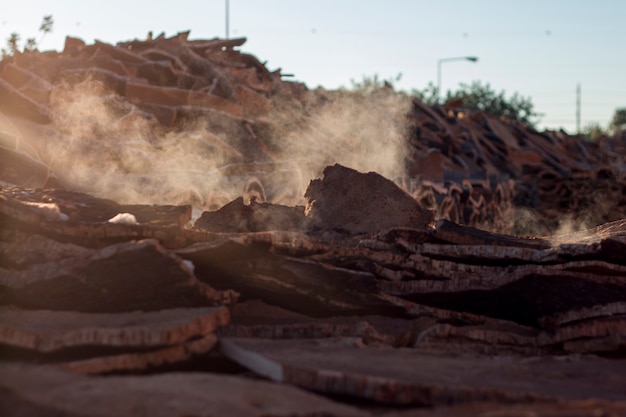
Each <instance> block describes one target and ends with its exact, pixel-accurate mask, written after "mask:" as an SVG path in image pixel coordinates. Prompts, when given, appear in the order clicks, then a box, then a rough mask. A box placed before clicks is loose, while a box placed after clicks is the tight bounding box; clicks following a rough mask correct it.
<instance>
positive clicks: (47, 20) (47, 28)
mask: <svg viewBox="0 0 626 417" xmlns="http://www.w3.org/2000/svg"><path fill="white" fill-rule="evenodd" d="M53 28H54V20H53V19H52V15H47V16H44V17H43V19H42V21H41V24H40V25H39V32H41V37H40V38H39V40H37V39H35V38H32V37H31V38H27V39H26V42H24V45H23V46H22V47H20V41H21V40H22V37H21V36H20V34H19V33H16V32H13V33H11V35H10V36H9V37H8V38H7V44H6V48H2V50H1V52H2V58H3V59H4V58H6V57H8V56H12V55H15V54H16V53H18V52H20V50H21V51H35V50H37V48H38V47H39V45H40V44H41V42H42V41H43V39H44V38H45V37H46V35H47V34H48V33H50V32H52V29H53Z"/></svg>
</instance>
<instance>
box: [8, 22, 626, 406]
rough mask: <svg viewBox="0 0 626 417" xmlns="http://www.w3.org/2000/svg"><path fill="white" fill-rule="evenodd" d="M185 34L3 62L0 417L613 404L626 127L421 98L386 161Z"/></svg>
mask: <svg viewBox="0 0 626 417" xmlns="http://www.w3.org/2000/svg"><path fill="white" fill-rule="evenodd" d="M188 35H189V33H180V34H178V35H176V36H174V37H170V38H166V37H165V36H163V35H159V36H157V37H154V38H153V37H152V36H150V37H149V39H147V40H135V41H129V42H123V43H119V44H117V45H109V44H106V43H102V42H96V43H95V44H92V45H87V44H86V43H85V42H83V41H81V40H80V39H75V38H69V37H68V38H67V41H66V45H65V49H64V51H63V52H59V53H56V52H46V53H39V52H37V51H34V52H27V53H17V54H15V56H12V57H8V58H6V59H5V60H2V61H0V359H2V363H0V415H1V416H3V417H4V416H31V415H41V416H59V415H64V416H76V417H79V416H81V417H82V416H87V415H89V416H91V415H98V416H107V415H111V416H120V415H128V416H134V415H137V416H139V415H142V416H143V415H151V416H152V415H154V416H159V415H167V416H176V415H180V416H181V417H182V416H192V415H194V416H195V415H208V414H215V415H232V416H239V415H241V416H280V415H298V416H308V415H311V416H322V415H323V416H334V415H337V416H348V415H349V416H352V415H365V416H381V415H383V416H403V415H407V416H408V415H424V416H429V415H432V416H438V415H441V416H447V415H454V416H457V415H458V416H465V415H468V416H469V415H482V416H487V415H490V416H518V415H548V416H570V415H574V416H579V415H580V416H587V415H589V416H592V415H593V416H599V415H607V416H608V415H615V416H618V415H623V414H624V413H625V412H626V410H625V409H624V404H625V401H626V398H625V394H624V389H623V386H626V380H625V377H624V375H626V367H625V366H626V365H625V357H626V261H625V260H624V253H626V221H625V220H624V218H626V199H625V198H624V196H625V195H626V190H625V188H624V184H625V181H624V178H626V171H625V169H624V167H626V159H624V155H626V145H625V144H626V135H622V136H617V137H613V138H604V139H602V140H600V141H598V142H594V143H591V142H588V141H582V140H581V138H578V137H574V136H568V135H566V134H564V133H563V132H537V131H535V130H534V129H532V128H531V127H529V126H526V125H523V124H521V123H518V122H514V121H511V120H507V119H504V118H500V117H495V116H492V115H488V114H484V113H482V112H474V111H467V110H465V109H462V108H461V107H459V106H460V105H461V103H458V102H457V103H448V104H447V105H446V106H432V107H430V106H426V105H425V104H424V103H422V102H420V101H419V100H414V101H413V107H412V108H410V109H408V114H407V115H406V116H407V117H406V118H404V117H403V118H401V119H402V120H401V121H399V122H398V123H400V124H402V126H387V127H388V128H389V129H395V128H397V127H401V130H402V131H403V132H404V133H403V135H404V136H403V138H402V152H403V154H402V155H400V157H399V159H398V161H400V160H402V162H397V163H398V164H400V165H402V166H397V167H396V168H398V169H397V170H396V171H398V175H396V174H392V175H391V176H393V180H390V179H387V178H385V177H383V176H382V175H379V173H376V172H360V171H357V170H355V169H352V167H347V166H343V165H339V164H338V163H336V162H340V160H341V159H340V158H338V157H336V155H335V152H336V151H337V148H336V147H335V148H333V145H336V144H333V143H332V142H334V141H338V140H343V139H344V138H340V137H339V136H340V135H339V134H336V133H334V132H332V131H331V130H333V129H327V126H323V124H324V123H323V122H321V120H324V119H323V118H319V117H318V116H319V111H320V110H322V112H328V110H329V109H330V110H331V111H332V112H339V113H342V110H343V109H341V108H340V107H341V106H339V105H337V103H340V101H337V99H338V98H340V97H343V96H344V95H345V94H346V92H340V91H337V92H328V91H321V90H319V89H318V90H315V91H313V90H307V88H306V87H305V86H304V85H302V84H298V83H292V82H288V81H285V80H283V79H282V78H281V74H280V71H269V70H268V69H267V68H266V67H265V66H264V65H263V64H262V63H261V62H260V61H259V60H258V59H256V58H255V57H254V56H252V55H248V54H244V53H241V52H240V51H239V50H237V49H236V48H238V47H240V46H241V45H242V44H243V43H244V41H245V39H229V40H220V39H213V40H191V39H189V36H188ZM72 93H74V94H78V95H72ZM393 94H395V93H394V92H393V91H391V89H383V90H382V91H377V92H374V93H372V94H369V95H358V94H357V95H356V96H353V97H352V98H358V100H357V101H359V100H360V103H361V104H363V103H365V102H367V101H369V100H373V103H374V104H375V105H376V106H378V104H380V103H385V101H384V100H383V101H382V102H379V101H377V100H378V99H380V97H383V98H389V97H390V95H393ZM77 97H80V99H81V100H80V101H77V100H76V98H77ZM404 99H406V97H404ZM406 104H407V105H409V104H410V102H409V101H406ZM68 106H69V107H68ZM72 106H73V107H72ZM376 106H374V107H376ZM378 107H380V109H378V110H381V109H382V111H386V109H387V108H388V107H387V105H386V104H380V106H378ZM363 114H366V115H367V117H365V118H364V119H368V118H369V117H370V114H369V113H368V111H367V110H363ZM72 117H75V118H79V119H80V120H78V119H77V120H73V119H72ZM352 117H354V118H356V119H357V120H355V121H358V120H361V119H360V117H359V115H355V116H352ZM372 118H374V117H372ZM392 119H393V117H392ZM376 120H378V119H376ZM407 120H408V125H407V123H406V122H407ZM359 123H365V121H363V122H359ZM307 129H309V130H314V131H315V132H314V133H315V135H313V137H314V138H317V139H319V141H320V143H317V142H315V141H313V142H311V138H308V137H306V138H305V137H304V136H303V134H304V132H306V131H307ZM341 135H344V136H346V137H347V139H348V142H349V143H347V142H345V143H344V142H340V144H339V147H341V146H344V145H345V146H346V147H348V148H350V149H348V150H349V151H351V152H354V153H357V151H359V152H360V151H362V148H363V146H364V145H366V143H365V142H366V141H365V140H363V141H362V140H361V138H360V137H359V135H360V133H357V132H346V133H345V134H344V133H342V134H341ZM317 139H316V140H317ZM382 139H383V138H381V140H382ZM292 145H293V146H295V145H298V146H300V145H302V146H303V147H304V148H305V149H306V151H304V153H303V154H301V155H299V156H291V155H290V154H285V152H284V151H285V149H283V148H285V147H286V148H290V147H291V146H292ZM362 145H363V146H362ZM326 147H329V149H326ZM69 148H71V149H72V150H74V151H75V152H76V153H74V154H71V153H70V155H69V156H68V155H66V153H67V151H68V150H69ZM366 149H367V147H366ZM374 156H378V155H377V154H376V155H374ZM382 156H383V155H381V157H382ZM83 160H85V161H88V162H89V163H86V164H81V162H84V161H83ZM352 160H354V159H352ZM320 161H322V162H320ZM357 162H358V161H357ZM328 164H331V165H329V166H326V165H328ZM333 164H334V165H333ZM324 166H326V168H325V169H324V168H323V167H324ZM74 170H76V172H75V171H74ZM368 170H369V168H368ZM310 173H313V174H310ZM316 177H317V178H316ZM174 179H176V181H173V180H174ZM309 180H311V181H310V182H309V186H308V189H306V184H307V182H308V181H309ZM305 189H306V191H305ZM227 190H228V191H227ZM104 197H107V198H104ZM305 203H307V204H306V207H305ZM590 209H593V210H592V212H591V213H590V212H589V210H590ZM566 211H567V212H566ZM582 220H585V224H588V225H589V226H590V228H584V227H582V226H580V225H579V226H580V227H578V228H573V229H572V230H573V232H571V233H559V234H557V233H555V230H557V228H558V227H559V226H561V227H563V226H567V223H568V221H571V222H573V223H574V225H576V223H577V222H578V223H580V222H581V221H582ZM525 225H526V226H529V228H527V229H524V228H522V226H525ZM565 229H566V228H564V227H563V229H562V230H565ZM528 234H532V236H533V237H524V236H526V235H528ZM229 317H230V318H229ZM182 371H187V372H182ZM80 374H89V375H90V376H89V377H88V376H86V375H80ZM104 374H106V375H107V377H104V376H103V375H104ZM110 374H114V375H110ZM261 377H266V378H270V379H273V380H274V381H277V382H267V381H262V380H261V379H260V378H261ZM303 390H304V391H311V392H304V391H303ZM312 392H315V393H316V394H313V393H312ZM319 394H321V396H320V395H319ZM324 397H326V398H324ZM400 406H401V408H398V407H400Z"/></svg>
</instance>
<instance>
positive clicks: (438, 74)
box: [437, 56, 478, 104]
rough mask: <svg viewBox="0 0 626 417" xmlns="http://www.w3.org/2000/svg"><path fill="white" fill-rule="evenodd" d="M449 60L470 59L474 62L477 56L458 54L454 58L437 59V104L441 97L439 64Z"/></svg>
mask: <svg viewBox="0 0 626 417" xmlns="http://www.w3.org/2000/svg"><path fill="white" fill-rule="evenodd" d="M450 61H470V62H476V61H478V57H475V56H458V57H454V58H442V59H440V60H439V61H437V104H439V100H440V99H441V64H442V63H444V62H450Z"/></svg>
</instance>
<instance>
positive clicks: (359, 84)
mask: <svg viewBox="0 0 626 417" xmlns="http://www.w3.org/2000/svg"><path fill="white" fill-rule="evenodd" d="M400 79H402V73H399V74H398V75H396V76H395V77H389V78H386V79H382V78H380V77H379V76H378V74H374V75H373V76H371V77H370V76H363V79H362V80H361V81H355V80H353V79H352V80H350V83H351V84H352V90H354V91H359V92H363V93H371V92H373V91H376V90H378V89H380V88H391V89H392V90H393V89H394V84H395V83H396V82H398V81H400Z"/></svg>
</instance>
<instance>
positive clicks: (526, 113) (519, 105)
mask: <svg viewBox="0 0 626 417" xmlns="http://www.w3.org/2000/svg"><path fill="white" fill-rule="evenodd" d="M437 93H438V92H437V87H436V86H435V85H434V84H432V83H430V84H429V85H428V86H427V87H426V88H425V89H424V90H421V91H414V94H415V95H417V96H418V97H420V98H421V99H422V100H423V101H425V102H426V103H429V104H435V103H437V101H438V94H437ZM450 100H461V102H462V103H463V104H462V106H463V107H464V108H466V109H470V110H481V111H484V112H486V113H491V114H496V115H499V116H505V117H508V118H510V119H516V120H520V121H522V122H524V123H528V124H529V125H531V126H533V125H534V124H535V123H536V120H535V119H536V118H538V117H540V116H541V114H540V113H537V112H535V111H534V105H533V102H532V100H531V99H530V97H523V96H521V95H520V94H518V93H513V95H512V96H510V97H507V96H506V95H505V92H504V90H502V91H500V92H497V91H495V90H494V89H493V88H491V85H490V84H489V83H486V84H483V83H482V82H480V81H472V83H471V84H465V83H461V84H459V87H458V89H457V90H456V91H451V90H448V91H447V92H446V94H445V99H444V101H445V102H448V101H450Z"/></svg>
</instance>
